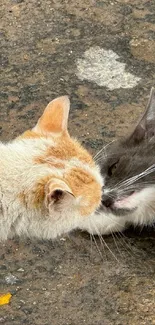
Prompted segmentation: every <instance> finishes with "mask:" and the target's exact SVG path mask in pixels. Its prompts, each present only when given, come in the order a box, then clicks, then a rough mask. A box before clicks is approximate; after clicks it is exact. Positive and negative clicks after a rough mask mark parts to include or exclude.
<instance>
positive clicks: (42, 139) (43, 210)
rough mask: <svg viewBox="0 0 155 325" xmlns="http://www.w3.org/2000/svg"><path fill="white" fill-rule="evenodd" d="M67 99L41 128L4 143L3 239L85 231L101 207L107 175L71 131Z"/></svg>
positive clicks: (0, 151)
mask: <svg viewBox="0 0 155 325" xmlns="http://www.w3.org/2000/svg"><path fill="white" fill-rule="evenodd" d="M69 107H70V102H69V99H68V97H67V96H63V97H59V98H57V99H55V100H53V101H52V102H50V103H49V104H48V106H47V107H46V109H45V111H44V113H43V115H42V116H41V118H40V119H39V120H38V123H37V124H36V126H35V127H34V128H33V129H32V130H29V131H26V132H25V133H23V134H22V135H21V136H20V137H18V138H16V139H15V140H13V141H12V142H9V143H7V144H3V143H0V239H1V240H6V239H7V238H12V237H14V236H15V235H18V236H22V235H24V236H28V237H38V238H41V239H53V238H56V237H57V236H60V235H62V234H64V233H67V232H69V231H71V230H73V229H76V228H80V224H81V222H82V220H84V219H85V218H89V217H90V216H91V215H92V214H93V213H94V212H95V211H96V210H97V208H98V207H99V205H100V203H101V188H102V177H101V175H100V171H99V168H98V166H96V165H95V163H94V161H93V159H92V157H91V155H90V154H89V153H88V152H87V151H86V150H85V149H84V148H83V147H82V146H81V145H80V144H79V143H78V142H77V141H76V140H74V139H72V138H71V137H70V136H69V133H68V131H67V122H68V113H69Z"/></svg>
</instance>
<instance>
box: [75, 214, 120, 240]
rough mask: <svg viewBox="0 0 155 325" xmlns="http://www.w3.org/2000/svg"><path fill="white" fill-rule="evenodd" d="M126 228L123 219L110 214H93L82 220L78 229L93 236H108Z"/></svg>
mask: <svg viewBox="0 0 155 325" xmlns="http://www.w3.org/2000/svg"><path fill="white" fill-rule="evenodd" d="M125 227H126V221H125V219H124V218H121V217H116V216H113V215H111V214H104V213H101V214H97V213H95V214H93V215H91V216H90V217H88V218H86V219H84V220H82V222H81V225H80V229H82V230H86V231H88V232H89V233H90V234H93V235H109V234H111V233H113V232H121V231H123V230H124V229H125Z"/></svg>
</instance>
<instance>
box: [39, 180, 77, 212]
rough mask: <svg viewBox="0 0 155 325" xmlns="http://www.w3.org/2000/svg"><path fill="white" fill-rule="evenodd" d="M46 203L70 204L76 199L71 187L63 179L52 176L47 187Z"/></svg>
mask: <svg viewBox="0 0 155 325" xmlns="http://www.w3.org/2000/svg"><path fill="white" fill-rule="evenodd" d="M45 194H46V205H47V206H49V205H53V204H55V205H56V204H59V205H60V204H70V202H71V201H73V200H74V199H75V197H74V194H73V192H72V190H71V188H70V187H69V186H68V185H67V184H66V183H65V182H64V181H62V180H60V179H57V178H52V180H50V181H49V182H48V184H47V185H46V188H45Z"/></svg>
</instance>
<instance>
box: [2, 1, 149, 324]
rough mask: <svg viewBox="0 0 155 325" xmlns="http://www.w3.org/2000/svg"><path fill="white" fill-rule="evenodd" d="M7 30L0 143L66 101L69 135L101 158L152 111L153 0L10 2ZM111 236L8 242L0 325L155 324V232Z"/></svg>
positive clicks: (4, 8)
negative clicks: (6, 297)
mask: <svg viewBox="0 0 155 325" xmlns="http://www.w3.org/2000/svg"><path fill="white" fill-rule="evenodd" d="M0 26H1V28H0V39H1V41H0V42H1V43H0V44H1V51H0V60H1V74H0V82H1V85H0V97H1V99H0V102H1V110H0V134H1V140H4V141H5V140H10V139H12V138H13V137H15V136H17V135H18V134H19V133H20V132H21V131H24V130H25V129H27V128H29V127H32V126H33V125H34V124H35V122H36V121H37V119H38V117H39V116H40V114H41V112H42V110H43V108H44V107H45V105H46V104H47V103H48V101H50V100H51V99H53V98H55V97H56V96H60V95H64V94H68V95H69V96H70V98H71V103H72V104H71V112H70V121H69V128H70V132H71V133H72V135H74V136H77V137H78V138H79V139H80V140H81V141H82V143H83V144H84V145H85V146H86V147H87V148H88V149H89V150H90V151H91V152H93V153H95V152H96V151H97V150H98V149H100V148H101V146H102V145H103V143H106V142H108V141H111V140H112V139H114V138H115V137H117V136H121V135H123V134H124V133H125V132H126V131H127V129H128V128H130V125H131V123H132V122H133V121H134V120H135V119H136V118H137V117H138V115H139V113H140V112H141V111H143V109H144V107H145V105H146V102H147V98H148V95H149V91H150V88H151V86H153V85H155V1H154V0H134V1H133V0H116V1H115V0H112V1H106V0H105V1H103V0H98V1H97V0H83V1H81V0H77V1H71V0H70V1H69V0H64V1H63V0H53V1H52V0H47V1H44V0H40V1H37V0H33V1H30V0H25V1H24V0H10V1H9V0H1V4H0ZM103 239H104V240H105V244H103V243H102V242H101V241H100V240H99V239H98V238H95V241H94V242H92V241H91V240H90V237H89V235H88V234H85V233H80V232H75V233H72V234H71V235H70V236H69V237H63V238H60V239H59V240H57V241H55V242H54V243H52V242H50V241H49V242H40V241H35V240H33V241H30V240H25V241H24V240H18V239H16V240H9V241H7V242H6V243H5V244H1V249H0V291H1V292H4V293H6V292H8V291H9V292H11V293H12V298H11V301H10V304H9V305H5V306H0V324H5V325H11V324H12V325H22V324H30V325H83V324H87V325H112V324H116V325H151V324H152V325H153V324H155V232H154V230H153V229H144V230H141V229H137V230H133V229H130V230H129V231H127V232H126V233H124V234H123V235H116V236H115V237H112V236H109V237H104V238H103ZM107 246H108V247H109V249H108V248H107Z"/></svg>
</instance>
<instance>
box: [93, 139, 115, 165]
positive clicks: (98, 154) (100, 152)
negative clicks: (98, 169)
mask: <svg viewBox="0 0 155 325" xmlns="http://www.w3.org/2000/svg"><path fill="white" fill-rule="evenodd" d="M114 141H116V139H114V140H112V141H110V142H109V143H107V144H106V145H105V146H104V147H103V148H101V149H100V150H99V151H98V152H97V154H96V155H95V156H94V157H93V158H94V160H95V162H97V160H96V159H97V158H98V157H99V156H100V155H102V154H103V153H104V155H105V158H106V157H107V153H106V149H107V147H108V146H110V145H111V144H112V143H113V142H114ZM101 157H102V159H103V156H101Z"/></svg>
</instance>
